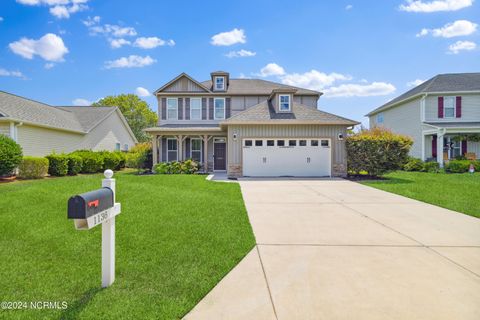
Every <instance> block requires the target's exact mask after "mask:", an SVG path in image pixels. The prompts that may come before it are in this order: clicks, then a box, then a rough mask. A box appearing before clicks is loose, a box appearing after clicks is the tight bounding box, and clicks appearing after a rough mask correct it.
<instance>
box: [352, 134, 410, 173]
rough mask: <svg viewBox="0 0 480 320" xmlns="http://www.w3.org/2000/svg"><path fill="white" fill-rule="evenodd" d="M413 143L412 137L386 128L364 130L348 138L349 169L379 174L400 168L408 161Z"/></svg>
mask: <svg viewBox="0 0 480 320" xmlns="http://www.w3.org/2000/svg"><path fill="white" fill-rule="evenodd" d="M412 144H413V140H412V139H411V138H410V137H407V136H404V135H399V134H394V133H392V132H391V131H389V130H387V129H384V128H373V129H370V130H362V131H360V132H359V133H357V134H354V135H352V136H349V137H347V139H346V148H347V166H348V171H349V172H351V173H355V174H358V173H359V172H361V171H366V172H368V174H369V175H372V176H378V175H381V174H384V173H386V172H389V171H393V170H399V169H401V168H402V167H403V165H404V164H405V163H406V162H407V160H408V152H409V151H410V147H411V146H412Z"/></svg>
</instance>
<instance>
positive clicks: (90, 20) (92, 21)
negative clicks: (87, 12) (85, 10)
mask: <svg viewBox="0 0 480 320" xmlns="http://www.w3.org/2000/svg"><path fill="white" fill-rule="evenodd" d="M100 19H101V18H100V16H94V17H93V18H91V17H90V16H88V17H87V20H83V21H82V23H83V24H84V25H86V26H87V27H91V26H93V25H96V24H98V23H100Z"/></svg>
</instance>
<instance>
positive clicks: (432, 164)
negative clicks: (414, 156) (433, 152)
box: [423, 161, 440, 173]
mask: <svg viewBox="0 0 480 320" xmlns="http://www.w3.org/2000/svg"><path fill="white" fill-rule="evenodd" d="M423 171H425V172H433V173H437V172H439V171H440V167H439V166H438V162H436V161H429V162H425V163H424V164H423Z"/></svg>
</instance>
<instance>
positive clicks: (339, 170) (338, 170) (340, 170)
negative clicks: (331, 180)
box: [332, 163, 347, 177]
mask: <svg viewBox="0 0 480 320" xmlns="http://www.w3.org/2000/svg"><path fill="white" fill-rule="evenodd" d="M332 176H333V177H346V176H347V166H346V165H345V164H343V163H334V164H333V166H332Z"/></svg>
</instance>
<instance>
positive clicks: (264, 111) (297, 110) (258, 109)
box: [221, 101, 359, 126]
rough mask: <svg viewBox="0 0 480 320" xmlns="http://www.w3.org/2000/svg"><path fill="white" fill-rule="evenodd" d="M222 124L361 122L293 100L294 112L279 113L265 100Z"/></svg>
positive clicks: (341, 123) (340, 123)
mask: <svg viewBox="0 0 480 320" xmlns="http://www.w3.org/2000/svg"><path fill="white" fill-rule="evenodd" d="M221 124H222V125H230V124H325V125H346V126H353V125H357V124H359V122H357V121H353V120H350V119H347V118H343V117H340V116H337V115H334V114H331V113H328V112H325V111H321V110H318V109H314V108H312V107H307V106H304V105H302V104H299V103H295V102H293V106H292V112H288V113H286V112H285V113H279V112H275V109H274V107H273V105H272V103H271V102H269V101H264V102H261V103H259V104H257V105H256V106H253V107H251V108H248V109H247V110H245V111H242V112H240V113H238V114H236V115H234V116H233V117H231V118H229V119H227V120H225V121H222V122H221Z"/></svg>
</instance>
